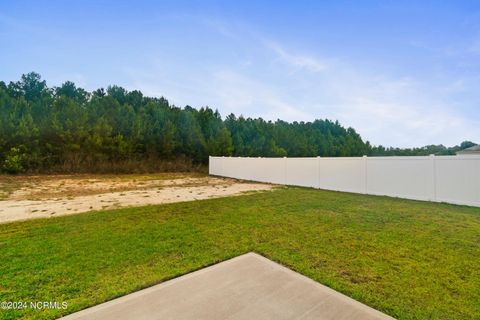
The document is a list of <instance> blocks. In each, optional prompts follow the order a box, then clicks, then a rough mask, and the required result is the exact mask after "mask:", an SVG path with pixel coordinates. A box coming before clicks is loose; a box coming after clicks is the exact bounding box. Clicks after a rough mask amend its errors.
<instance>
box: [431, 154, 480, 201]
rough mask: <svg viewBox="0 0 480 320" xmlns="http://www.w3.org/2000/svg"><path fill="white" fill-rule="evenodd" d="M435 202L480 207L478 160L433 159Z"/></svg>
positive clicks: (479, 170)
mask: <svg viewBox="0 0 480 320" xmlns="http://www.w3.org/2000/svg"><path fill="white" fill-rule="evenodd" d="M435 193H436V198H437V201H443V202H450V203H458V204H467V205H472V206H480V158H475V157H468V156H465V157H435Z"/></svg>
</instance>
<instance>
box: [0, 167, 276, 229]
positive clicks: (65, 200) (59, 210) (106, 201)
mask: <svg viewBox="0 0 480 320" xmlns="http://www.w3.org/2000/svg"><path fill="white" fill-rule="evenodd" d="M271 188H272V186H271V185H267V184H259V183H246V182H241V181H237V180H233V179H225V178H214V177H208V176H200V175H186V174H163V175H161V174H157V175H143V176H132V175H125V176H49V177H45V176H38V177H23V178H19V179H16V180H12V179H3V180H2V179H1V178H0V190H1V191H2V192H3V197H2V198H1V199H2V200H0V223H5V222H12V221H17V220H27V219H35V218H46V217H55V216H61V215H69V214H76V213H81V212H88V211H92V210H102V209H113V208H121V207H132V206H144V205H153V204H161V203H171V202H181V201H191V200H200V199H208V198H215V197H224V196H232V195H239V194H242V193H244V192H249V191H265V190H270V189H271Z"/></svg>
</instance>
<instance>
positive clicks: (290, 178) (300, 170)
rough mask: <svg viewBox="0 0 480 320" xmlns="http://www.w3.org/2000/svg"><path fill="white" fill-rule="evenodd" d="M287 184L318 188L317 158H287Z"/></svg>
mask: <svg viewBox="0 0 480 320" xmlns="http://www.w3.org/2000/svg"><path fill="white" fill-rule="evenodd" d="M285 176H286V179H285V184H288V185H292V186H302V187H314V188H318V160H317V158H286V163H285Z"/></svg>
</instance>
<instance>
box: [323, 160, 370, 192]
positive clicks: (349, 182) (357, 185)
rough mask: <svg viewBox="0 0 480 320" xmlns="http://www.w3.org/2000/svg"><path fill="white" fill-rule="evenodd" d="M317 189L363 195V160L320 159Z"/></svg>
mask: <svg viewBox="0 0 480 320" xmlns="http://www.w3.org/2000/svg"><path fill="white" fill-rule="evenodd" d="M319 165H320V172H319V182H320V183H319V188H321V189H327V190H335V191H345V192H355V193H365V160H364V158H353V157H352V158H320V164H319Z"/></svg>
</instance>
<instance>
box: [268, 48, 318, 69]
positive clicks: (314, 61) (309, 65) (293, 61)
mask: <svg viewBox="0 0 480 320" xmlns="http://www.w3.org/2000/svg"><path fill="white" fill-rule="evenodd" d="M265 46H266V47H267V48H269V49H271V50H273V51H274V52H275V53H276V54H277V55H278V58H279V59H280V60H281V61H283V62H285V63H287V64H288V65H290V66H292V67H294V68H296V69H304V70H307V71H310V72H314V73H316V72H322V71H324V70H325V69H327V67H328V66H327V64H326V62H325V61H320V60H319V59H318V58H315V57H313V56H308V55H303V54H294V53H291V52H287V51H286V50H285V49H284V48H283V47H282V46H280V45H279V44H278V43H274V42H269V41H267V42H265Z"/></svg>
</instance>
